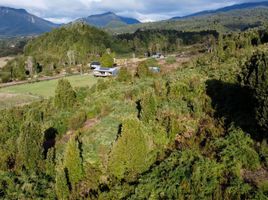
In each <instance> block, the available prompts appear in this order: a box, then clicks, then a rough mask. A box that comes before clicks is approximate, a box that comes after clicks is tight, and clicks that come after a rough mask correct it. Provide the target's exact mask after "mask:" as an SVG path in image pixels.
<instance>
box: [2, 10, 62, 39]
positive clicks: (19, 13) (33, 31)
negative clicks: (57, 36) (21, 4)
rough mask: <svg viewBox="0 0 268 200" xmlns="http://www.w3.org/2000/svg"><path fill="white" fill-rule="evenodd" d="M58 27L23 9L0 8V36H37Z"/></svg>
mask: <svg viewBox="0 0 268 200" xmlns="http://www.w3.org/2000/svg"><path fill="white" fill-rule="evenodd" d="M58 26H59V25H58V24H54V23H52V22H49V21H47V20H44V19H42V18H40V17H37V16H35V15H32V14H30V13H28V12H27V11H26V10H24V9H14V8H8V7H0V36H20V35H38V34H41V33H44V32H49V31H51V30H52V29H53V28H57V27H58Z"/></svg>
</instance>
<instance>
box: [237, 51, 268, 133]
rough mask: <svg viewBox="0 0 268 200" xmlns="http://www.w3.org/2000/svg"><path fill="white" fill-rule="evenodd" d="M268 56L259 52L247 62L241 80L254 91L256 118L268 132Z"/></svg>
mask: <svg viewBox="0 0 268 200" xmlns="http://www.w3.org/2000/svg"><path fill="white" fill-rule="evenodd" d="M267 74H268V54H267V53H266V52H261V51H258V52H256V53H255V54H254V55H253V56H252V57H251V58H250V59H249V60H248V62H246V64H245V66H244V68H243V69H242V73H241V75H240V76H239V80H240V82H241V84H242V85H243V86H246V87H248V88H250V89H251V90H252V91H253V96H254V98H255V99H256V105H255V118H256V121H257V122H258V124H259V126H260V127H261V128H262V129H263V130H264V131H268V93H267V87H268V78H267Z"/></svg>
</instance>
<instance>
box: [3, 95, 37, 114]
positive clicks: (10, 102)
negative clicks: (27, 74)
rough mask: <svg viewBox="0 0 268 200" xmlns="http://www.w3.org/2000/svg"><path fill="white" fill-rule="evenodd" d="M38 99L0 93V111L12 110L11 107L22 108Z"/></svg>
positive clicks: (29, 96)
mask: <svg viewBox="0 0 268 200" xmlns="http://www.w3.org/2000/svg"><path fill="white" fill-rule="evenodd" d="M39 99H40V98H39V97H35V96H31V95H23V94H7V93H0V110H2V109H5V108H7V109H8V108H12V107H13V106H22V105H25V104H29V103H31V102H33V101H37V100H39Z"/></svg>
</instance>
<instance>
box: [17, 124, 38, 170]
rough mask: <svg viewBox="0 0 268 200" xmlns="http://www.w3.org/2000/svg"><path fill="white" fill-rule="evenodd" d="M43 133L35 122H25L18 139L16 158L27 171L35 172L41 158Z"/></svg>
mask: <svg viewBox="0 0 268 200" xmlns="http://www.w3.org/2000/svg"><path fill="white" fill-rule="evenodd" d="M42 145H43V133H42V131H41V126H40V124H39V123H37V122H35V121H30V120H29V121H26V122H24V124H23V125H22V127H21V131H20V135H19V138H18V157H19V160H20V161H21V165H22V166H24V167H25V168H26V169H27V170H35V169H36V167H38V164H39V162H40V161H41V160H42V156H43V146H42Z"/></svg>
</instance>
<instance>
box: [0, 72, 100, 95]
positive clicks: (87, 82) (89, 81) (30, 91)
mask: <svg viewBox="0 0 268 200" xmlns="http://www.w3.org/2000/svg"><path fill="white" fill-rule="evenodd" d="M65 79H67V80H68V81H69V82H70V83H71V85H72V86H73V87H74V88H75V87H87V86H88V87H91V86H92V85H94V84H95V83H96V81H97V80H96V78H94V77H93V76H91V75H83V76H80V75H76V76H69V77H66V78H65ZM57 82H58V80H50V81H41V82H34V83H28V84H23V85H16V86H11V87H7V88H1V89H0V94H5V93H7V94H23V95H33V96H40V97H44V98H49V97H52V96H54V95H55V89H56V86H57Z"/></svg>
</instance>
